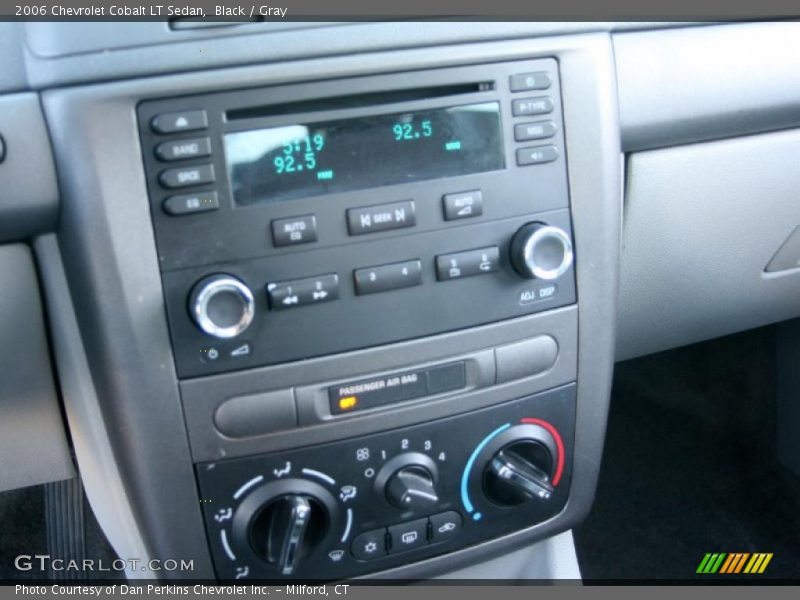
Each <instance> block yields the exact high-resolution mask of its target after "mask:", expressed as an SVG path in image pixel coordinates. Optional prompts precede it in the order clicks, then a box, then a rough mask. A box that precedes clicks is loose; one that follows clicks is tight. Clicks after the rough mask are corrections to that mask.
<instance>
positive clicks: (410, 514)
mask: <svg viewBox="0 0 800 600" xmlns="http://www.w3.org/2000/svg"><path fill="white" fill-rule="evenodd" d="M373 61H374V62H373ZM314 64H320V65H324V68H323V69H321V70H316V71H315V67H314V66H313V65H312V64H306V65H303V64H287V65H280V64H276V65H267V66H255V67H246V68H240V69H232V70H222V71H219V72H208V73H197V74H185V75H175V76H171V77H162V78H153V79H149V80H146V81H140V82H121V83H113V84H106V85H103V86H99V89H98V87H97V86H96V87H95V88H93V89H90V88H85V89H82V88H75V89H70V90H55V91H53V92H48V93H46V94H45V96H44V106H45V110H46V112H47V113H48V114H49V115H50V116H51V117H52V122H53V125H52V127H53V138H54V143H55V144H56V145H71V146H72V147H73V148H74V151H73V152H69V153H68V152H57V153H56V155H57V156H59V157H61V158H60V160H61V161H65V163H64V164H62V165H61V166H62V172H63V173H69V174H76V175H68V176H66V177H65V178H64V180H63V181H62V189H63V190H64V191H65V194H66V195H67V196H68V199H69V202H67V203H66V208H65V211H64V214H63V215H62V231H61V232H60V234H59V244H60V245H61V247H62V248H68V249H69V250H70V252H69V253H67V252H65V253H64V255H65V257H66V256H69V257H70V258H69V260H65V263H64V268H65V270H66V272H67V274H68V275H70V285H71V287H72V293H73V299H78V298H81V299H82V300H81V302H77V301H76V305H75V307H74V309H75V313H76V316H77V319H78V322H79V323H80V324H81V326H82V328H83V329H84V331H86V332H88V333H85V334H84V338H83V339H84V343H85V344H86V347H85V352H86V355H87V357H88V359H89V360H87V368H88V369H89V370H90V372H91V378H92V380H93V382H94V386H95V387H94V389H95V390H96V391H97V398H98V407H99V408H100V410H101V411H102V413H103V414H104V416H105V419H106V423H107V424H108V425H107V427H108V430H107V431H105V434H103V432H102V431H101V432H100V433H98V435H99V436H100V437H101V438H102V439H106V440H107V442H108V443H109V444H110V445H111V446H112V447H113V448H114V450H115V452H116V453H117V454H118V455H119V456H121V457H122V459H121V460H120V466H119V469H118V470H117V471H114V473H116V475H115V477H116V478H117V479H115V477H111V478H110V479H109V478H108V476H107V475H106V481H105V488H103V486H102V485H100V484H99V483H98V485H96V486H94V487H93V486H92V480H93V478H92V469H91V468H90V467H85V468H84V469H83V470H84V474H85V475H84V478H85V479H87V481H88V483H87V493H88V494H89V497H90V499H91V498H92V496H93V495H94V496H95V498H96V502H97V503H99V502H100V500H101V498H102V495H103V494H107V493H110V491H111V492H113V490H115V489H119V490H124V491H119V492H118V493H120V494H121V496H120V497H121V498H125V499H126V500H127V501H130V514H129V515H126V516H125V517H122V518H121V520H120V523H121V525H120V526H119V531H116V532H115V531H114V526H113V525H111V526H109V529H110V530H111V531H110V532H109V531H107V533H108V534H109V538H110V539H111V540H112V542H114V543H115V546H116V547H117V551H118V552H125V550H124V547H125V546H126V544H127V546H128V548H130V547H131V545H133V546H136V544H141V546H142V547H143V548H146V552H148V553H150V554H153V555H155V556H167V555H171V556H176V555H177V556H182V557H183V556H194V557H196V559H197V564H198V565H199V568H200V570H201V571H202V573H197V572H196V573H193V574H192V576H193V577H206V578H216V579H219V580H222V581H248V580H250V581H252V580H267V579H269V580H280V579H292V580H295V579H301V580H312V579H314V580H317V579H318V580H336V579H342V578H350V577H362V576H382V577H398V578H401V577H419V576H429V575H432V574H436V573H441V572H443V571H446V570H449V569H454V568H457V567H460V566H464V565H467V564H469V563H470V562H475V561H476V560H479V559H481V558H486V557H488V556H492V555H497V554H500V553H502V552H506V551H509V550H510V549H513V548H517V547H521V546H523V545H526V544H530V543H531V542H533V541H536V540H538V539H541V538H543V537H547V536H549V535H553V534H555V533H558V532H560V531H564V530H566V529H569V528H570V527H571V526H572V525H574V524H575V523H577V522H578V521H579V520H580V518H581V517H582V516H583V515H584V514H585V512H586V511H587V510H588V507H589V505H590V502H591V498H592V495H593V491H594V485H595V482H596V476H597V468H598V464H599V458H600V453H601V450H602V439H603V434H604V424H605V416H606V410H607V401H608V387H609V383H610V373H611V368H612V361H613V331H614V327H613V321H614V300H615V291H616V279H617V272H616V268H617V267H616V260H617V252H618V248H617V243H618V242H617V240H618V233H619V231H618V228H619V210H620V207H619V197H618V193H619V185H620V172H619V152H618V150H619V145H618V139H617V138H616V136H617V133H616V132H617V126H616V112H615V109H614V108H612V107H614V106H616V104H615V98H614V89H615V88H614V76H613V69H612V67H611V65H612V60H611V52H610V45H609V43H608V39H607V36H605V35H602V34H598V35H589V36H581V37H579V38H552V39H549V40H530V41H527V42H503V43H496V44H493V43H489V44H479V45H464V46H451V47H449V48H448V51H447V52H446V53H445V52H442V53H441V54H439V53H437V52H430V51H428V52H424V51H422V50H407V51H398V52H393V53H385V54H382V55H375V56H373V57H371V58H370V59H369V60H366V59H364V58H363V57H362V58H360V59H359V58H357V57H338V58H328V59H325V60H324V61H320V62H319V63H314ZM112 124H115V125H114V126H112ZM78 132H79V133H78ZM89 148H91V151H89V154H88V155H87V154H81V152H80V151H81V150H82V149H84V150H87V151H88V149H89ZM75 156H81V159H80V161H78V162H80V166H78V163H77V162H76V163H72V162H71V161H73V160H77V159H74V158H73V157H75ZM81 161H82V162H81ZM66 163H69V164H66ZM81 174H82V175H83V177H81V176H80V175H81ZM90 232H93V234H91V235H90ZM47 251H50V252H53V251H55V250H54V249H53V248H49V249H48V248H47V247H46V246H42V245H40V252H47ZM112 270H113V272H114V273H116V277H111V278H109V277H108V274H109V273H110V272H111V271H112ZM112 282H113V283H112ZM89 289H91V290H92V292H91V294H90V295H89V297H88V300H85V298H86V296H84V295H82V293H83V291H85V290H89ZM112 340H115V341H116V342H117V343H116V344H114V343H110V342H111V341H112ZM108 347H110V348H112V350H111V351H106V352H102V350H101V349H103V348H108ZM123 347H124V348H125V349H127V350H123ZM123 365H124V368H125V373H127V374H130V378H129V377H128V376H127V375H126V376H125V377H118V376H116V375H114V373H119V372H121V371H118V370H117V369H120V368H122V366H123ZM109 432H111V434H113V433H115V432H116V433H119V434H120V435H118V436H114V435H110V434H109ZM103 435H105V436H106V437H103ZM79 460H80V455H79ZM88 460H90V459H88V458H87V459H86V460H85V461H84V463H86V461H88ZM95 471H97V472H101V471H102V469H95ZM106 473H107V472H106ZM115 481H116V482H117V483H116V484H115ZM117 484H118V486H119V488H116V487H115V485H117ZM94 503H95V502H93V504H94ZM117 506H120V503H119V502H118V503H117ZM122 506H123V508H122V509H120V511H121V512H125V510H124V506H125V503H124V502H122ZM131 517H132V518H131ZM106 521H107V522H108V519H107V520H106ZM168 532H169V533H168ZM120 547H122V548H123V549H122V550H121V549H120ZM170 576H173V577H179V576H180V575H179V574H171V575H170ZM498 576H499V577H502V573H498Z"/></svg>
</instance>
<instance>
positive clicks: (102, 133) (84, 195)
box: [44, 30, 621, 577]
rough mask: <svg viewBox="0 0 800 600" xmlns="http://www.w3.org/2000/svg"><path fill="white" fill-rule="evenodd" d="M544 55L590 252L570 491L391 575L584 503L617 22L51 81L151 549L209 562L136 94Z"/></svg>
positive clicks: (113, 415) (610, 222) (73, 211)
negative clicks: (83, 81) (554, 65)
mask: <svg viewBox="0 0 800 600" xmlns="http://www.w3.org/2000/svg"><path fill="white" fill-rule="evenodd" d="M321 31H322V30H321ZM538 56H556V57H557V58H558V60H559V62H560V64H561V69H562V89H563V96H564V99H563V107H564V114H565V118H566V123H567V127H566V137H567V148H568V152H569V154H570V156H569V184H570V188H571V199H572V206H573V208H574V211H575V215H574V232H575V238H576V247H578V248H579V250H578V251H579V252H583V253H584V255H585V256H586V257H587V258H586V259H585V260H583V261H582V262H581V261H579V263H578V267H577V286H578V291H579V308H578V312H579V314H578V339H579V349H578V409H577V413H578V414H577V421H576V437H577V439H578V440H579V441H578V445H577V446H576V459H575V465H574V470H573V473H574V479H573V485H572V488H571V496H570V502H569V503H568V505H567V507H566V509H565V511H564V512H563V513H562V514H561V515H559V516H558V517H556V518H555V519H553V520H550V521H548V522H545V523H542V524H539V525H536V526H534V527H531V528H529V529H527V530H524V531H522V532H519V533H516V534H513V535H510V536H507V537H505V538H503V539H501V540H495V541H492V542H489V543H486V544H481V545H479V546H475V547H471V548H468V549H465V550H463V551H460V552H458V553H455V554H453V555H449V556H446V557H440V558H437V559H433V560H431V561H429V562H426V563H424V564H420V565H409V566H407V567H403V568H400V569H397V570H395V571H393V572H392V574H393V575H396V576H398V577H409V576H426V575H431V574H434V573H437V572H441V571H444V570H447V569H452V568H455V567H457V566H461V565H466V564H469V563H471V562H475V561H477V560H484V559H485V558H486V557H487V556H489V555H492V554H495V555H496V554H498V553H501V552H506V551H508V550H510V549H512V548H518V547H521V546H524V545H526V544H529V543H530V542H531V541H532V540H534V539H540V538H542V537H546V536H548V535H552V534H554V533H557V532H558V531H562V530H564V529H566V528H569V527H571V526H572V525H573V524H575V523H577V522H578V521H579V520H580V519H581V518H582V517H583V516H584V515H585V513H586V512H587V511H588V508H589V506H590V501H591V498H592V496H593V494H594V488H595V485H596V480H597V473H598V469H599V460H600V455H601V451H602V443H603V436H604V432H605V419H606V412H607V403H608V392H609V389H610V384H611V373H612V368H613V361H612V357H613V344H614V326H615V318H614V317H615V300H616V292H617V273H618V244H619V241H618V240H619V225H620V208H621V207H620V204H621V201H620V198H621V182H620V168H619V167H620V162H619V157H620V147H619V137H618V115H617V103H616V96H615V90H616V86H615V76H614V67H613V59H612V53H611V44H610V40H609V37H608V36H607V35H603V34H597V35H585V36H576V37H571V38H570V37H565V38H550V39H546V40H520V41H515V42H501V43H487V44H480V45H464V46H458V45H454V46H450V47H449V48H448V52H446V53H432V52H430V51H428V50H426V49H414V50H409V51H405V52H393V53H376V54H370V55H355V56H347V57H334V58H330V59H326V60H319V61H301V62H296V63H277V64H274V65H266V66H264V65H260V66H254V67H247V68H236V69H229V70H224V71H223V70H219V71H208V72H202V73H192V74H185V75H176V76H173V77H159V78H151V79H145V80H137V81H130V82H121V83H118V84H109V85H96V86H89V87H84V88H71V89H66V88H65V89H61V90H52V91H47V92H45V93H44V105H45V112H46V114H47V118H48V121H49V123H50V127H51V130H52V134H53V140H54V145H55V147H56V149H57V156H58V163H59V171H60V174H61V184H62V190H63V192H64V209H63V218H62V221H61V228H60V231H59V241H60V245H61V249H62V251H63V254H64V258H65V269H66V272H67V275H68V277H69V281H70V287H71V293H72V296H73V298H74V299H76V310H77V316H78V319H79V322H80V324H81V326H82V328H83V339H84V343H85V346H86V350H87V356H88V359H89V364H90V365H91V367H92V375H93V378H94V381H95V385H96V387H97V390H98V394H99V398H100V402H101V405H102V406H103V410H104V414H105V417H106V420H107V422H108V426H109V428H110V429H111V431H112V441H113V443H114V450H115V453H116V454H117V458H118V460H119V463H120V469H121V473H122V476H123V479H124V481H125V485H126V488H127V490H128V492H129V494H130V496H131V498H132V501H133V506H134V515H135V517H136V519H137V522H138V525H139V527H140V529H141V531H142V535H143V537H144V538H145V539H146V540H147V541H148V543H149V546H150V549H151V551H152V555H153V556H155V557H163V556H188V557H194V558H195V561H196V566H199V569H200V573H198V572H197V571H196V572H195V573H194V575H195V576H197V575H200V574H202V573H205V572H207V571H206V569H207V565H208V562H207V555H206V554H205V550H204V539H203V538H204V536H203V528H202V524H201V519H200V514H199V510H198V504H199V503H198V498H197V495H196V492H195V489H194V487H193V483H191V460H190V458H189V450H188V444H187V440H186V437H185V432H184V429H183V420H182V414H181V407H180V399H179V397H178V389H177V383H176V378H175V372H174V367H173V362H172V356H171V353H170V351H169V341H168V335H167V328H166V321H165V315H164V310H163V297H162V291H161V286H160V282H159V274H158V264H157V259H156V254H155V247H154V240H153V234H152V229H151V226H150V216H149V213H148V209H147V201H146V190H145V182H144V173H143V168H142V165H141V162H140V156H141V150H140V147H139V144H138V135H137V130H136V121H135V112H134V108H135V105H136V103H137V102H138V101H139V100H140V99H142V98H145V97H159V96H163V95H172V94H182V93H189V92H191V93H198V92H202V91H206V90H213V89H223V88H225V87H226V86H229V87H233V86H237V85H241V84H242V82H247V83H248V84H249V85H259V84H274V83H279V82H287V81H296V80H300V79H308V80H313V79H325V78H330V77H333V76H337V77H339V76H341V77H346V76H348V75H353V74H368V73H382V72H390V71H401V70H407V69H417V68H429V67H438V66H444V65H448V64H452V65H458V64H473V63H476V62H487V63H488V62H496V61H503V60H515V59H519V58H528V57H538ZM368 367H369V365H365V366H364V368H365V369H367V368H368Z"/></svg>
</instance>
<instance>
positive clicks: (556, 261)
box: [510, 223, 573, 280]
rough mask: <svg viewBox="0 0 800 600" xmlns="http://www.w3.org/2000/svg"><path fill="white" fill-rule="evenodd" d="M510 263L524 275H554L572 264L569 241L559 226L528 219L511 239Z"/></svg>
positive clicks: (526, 276)
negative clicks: (532, 221) (530, 221)
mask: <svg viewBox="0 0 800 600" xmlns="http://www.w3.org/2000/svg"><path fill="white" fill-rule="evenodd" d="M510 253H511V264H513V265H514V268H515V269H516V271H517V273H519V274H520V275H522V276H523V277H525V278H527V279H544V280H552V279H558V278H559V277H561V275H563V274H564V273H565V272H566V271H567V269H569V268H570V266H571V265H572V259H573V254H572V241H570V239H569V235H567V232H566V231H564V230H563V229H561V228H560V227H554V226H552V225H545V224H544V223H528V224H527V225H523V226H522V227H520V228H519V230H518V231H517V233H515V234H514V237H513V238H512V240H511V247H510Z"/></svg>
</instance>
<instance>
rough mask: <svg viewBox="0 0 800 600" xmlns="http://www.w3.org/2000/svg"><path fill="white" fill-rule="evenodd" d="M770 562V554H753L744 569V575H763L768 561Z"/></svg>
mask: <svg viewBox="0 0 800 600" xmlns="http://www.w3.org/2000/svg"><path fill="white" fill-rule="evenodd" d="M771 560H772V552H769V553H767V552H760V553H757V554H753V558H751V559H750V562H749V563H747V566H746V567H745V568H744V572H745V573H763V572H764V570H765V569H766V568H767V565H768V564H769V561H771Z"/></svg>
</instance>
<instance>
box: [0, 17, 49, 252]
mask: <svg viewBox="0 0 800 600" xmlns="http://www.w3.org/2000/svg"><path fill="white" fill-rule="evenodd" d="M0 26H2V24H0ZM0 34H2V32H0ZM0 136H2V137H3V140H4V146H5V159H4V160H3V161H2V162H0V242H2V241H8V240H21V239H26V238H27V237H29V236H31V235H34V234H37V233H41V232H43V231H50V230H52V228H53V227H54V226H55V221H56V217H57V215H58V186H57V183H56V174H55V168H54V166H53V155H52V152H51V149H50V139H49V138H48V136H47V127H46V126H45V122H44V116H43V115H42V108H41V105H40V104H39V96H38V95H37V94H34V93H24V94H11V95H7V96H0Z"/></svg>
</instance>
